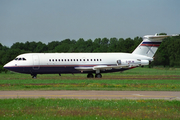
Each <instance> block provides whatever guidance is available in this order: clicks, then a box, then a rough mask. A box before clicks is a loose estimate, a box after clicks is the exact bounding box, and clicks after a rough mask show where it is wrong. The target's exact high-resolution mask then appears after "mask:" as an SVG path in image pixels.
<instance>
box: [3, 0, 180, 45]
mask: <svg viewBox="0 0 180 120" xmlns="http://www.w3.org/2000/svg"><path fill="white" fill-rule="evenodd" d="M161 32H165V33H167V34H179V33H180V0H0V43H1V44H2V45H5V46H8V47H10V46H11V45H13V43H16V42H23V43H24V42H26V41H29V42H31V41H37V42H38V41H41V42H43V43H46V44H48V42H51V41H61V40H64V39H66V38H69V39H71V40H72V39H75V40H78V39H79V38H84V39H85V40H88V39H92V40H94V39H95V38H104V37H107V38H112V37H116V38H124V39H126V38H128V37H130V38H134V37H136V36H140V37H142V36H144V35H148V34H155V33H161Z"/></svg>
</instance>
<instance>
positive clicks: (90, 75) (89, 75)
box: [87, 73, 102, 78]
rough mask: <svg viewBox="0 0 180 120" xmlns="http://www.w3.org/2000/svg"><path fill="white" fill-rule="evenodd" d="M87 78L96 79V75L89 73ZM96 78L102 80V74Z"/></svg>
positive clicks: (98, 74)
mask: <svg viewBox="0 0 180 120" xmlns="http://www.w3.org/2000/svg"><path fill="white" fill-rule="evenodd" d="M87 78H94V75H93V74H92V73H89V74H88V75H87ZM95 78H102V75H101V73H97V74H96V75H95Z"/></svg>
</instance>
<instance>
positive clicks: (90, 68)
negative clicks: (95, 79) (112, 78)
mask: <svg viewBox="0 0 180 120" xmlns="http://www.w3.org/2000/svg"><path fill="white" fill-rule="evenodd" d="M121 68H127V66H107V65H97V66H93V67H75V69H76V70H79V71H94V70H111V69H121Z"/></svg>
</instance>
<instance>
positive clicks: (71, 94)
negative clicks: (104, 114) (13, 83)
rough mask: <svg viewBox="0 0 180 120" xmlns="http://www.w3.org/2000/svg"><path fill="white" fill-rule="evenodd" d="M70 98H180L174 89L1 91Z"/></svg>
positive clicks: (5, 94)
mask: <svg viewBox="0 0 180 120" xmlns="http://www.w3.org/2000/svg"><path fill="white" fill-rule="evenodd" d="M40 97H43V98H68V99H166V100H174V99H175V100H180V92H179V91H177V92H174V91H64V90H62V91H0V99H7V98H40Z"/></svg>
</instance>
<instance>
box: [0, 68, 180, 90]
mask: <svg viewBox="0 0 180 120" xmlns="http://www.w3.org/2000/svg"><path fill="white" fill-rule="evenodd" d="M102 75H103V78H101V79H95V78H93V79H87V78H86V74H75V75H71V74H62V76H59V75H58V74H51V75H38V78H37V79H32V78H31V76H30V75H27V74H18V73H7V74H5V73H1V74H0V90H136V91H138V90H139V91H140V90H141V91H142V90H143V91H144V90H146V91H179V90H180V68H167V69H165V68H153V69H149V68H135V69H132V70H128V71H124V72H122V73H119V72H118V73H107V74H102Z"/></svg>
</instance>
